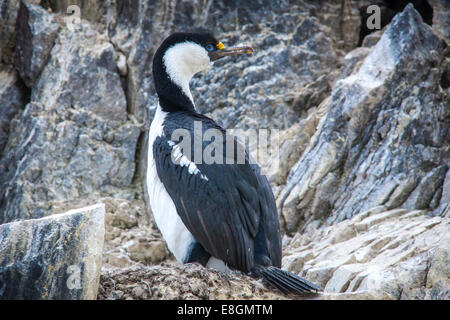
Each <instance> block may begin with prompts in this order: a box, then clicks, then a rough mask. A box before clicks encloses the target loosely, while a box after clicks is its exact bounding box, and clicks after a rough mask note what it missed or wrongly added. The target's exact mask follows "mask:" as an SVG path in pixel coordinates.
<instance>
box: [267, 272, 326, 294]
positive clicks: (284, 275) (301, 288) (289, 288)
mask: <svg viewBox="0 0 450 320" xmlns="http://www.w3.org/2000/svg"><path fill="white" fill-rule="evenodd" d="M258 273H259V275H260V276H262V278H263V279H264V280H265V281H266V282H267V283H269V284H270V285H271V286H273V287H275V288H277V289H278V290H280V291H281V292H283V293H284V294H300V295H304V294H311V293H312V294H314V293H318V292H319V291H323V290H322V289H321V288H320V287H319V286H317V285H315V284H314V283H312V282H309V281H308V280H305V279H303V278H300V277H299V276H297V275H295V274H293V273H290V272H288V271H284V270H281V269H280V268H276V267H273V266H271V267H262V266H258Z"/></svg>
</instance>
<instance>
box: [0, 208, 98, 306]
mask: <svg viewBox="0 0 450 320" xmlns="http://www.w3.org/2000/svg"><path fill="white" fill-rule="evenodd" d="M104 215H105V207H104V205H103V204H100V205H95V206H91V207H86V208H83V209H78V210H72V211H68V212H66V213H62V214H57V215H53V216H50V217H45V218H41V219H33V220H24V221H16V222H11V223H6V224H2V225H0V252H1V255H0V298H1V299H45V300H47V299H57V300H61V299H95V298H96V296H97V290H98V283H99V279H100V270H101V265H102V254H103V242H104V235H105V224H104Z"/></svg>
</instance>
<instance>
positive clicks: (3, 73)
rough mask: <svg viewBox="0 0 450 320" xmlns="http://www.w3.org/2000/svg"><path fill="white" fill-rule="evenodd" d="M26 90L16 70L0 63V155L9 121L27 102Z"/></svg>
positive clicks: (7, 133) (7, 132)
mask: <svg viewBox="0 0 450 320" xmlns="http://www.w3.org/2000/svg"><path fill="white" fill-rule="evenodd" d="M27 99H28V92H27V90H26V88H25V85H24V84H23V82H22V81H20V78H19V76H18V74H17V72H16V71H15V70H14V69H13V68H12V67H9V66H7V65H2V64H0V156H1V155H2V151H3V148H4V147H5V145H6V143H7V141H8V137H9V131H10V121H11V119H12V118H14V116H15V115H16V114H17V113H19V112H20V111H21V110H22V109H23V108H24V107H25V104H26V103H27Z"/></svg>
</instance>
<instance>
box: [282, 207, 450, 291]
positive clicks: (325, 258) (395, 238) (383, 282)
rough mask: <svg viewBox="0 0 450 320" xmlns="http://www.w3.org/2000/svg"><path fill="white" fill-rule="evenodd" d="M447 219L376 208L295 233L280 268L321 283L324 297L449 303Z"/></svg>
mask: <svg viewBox="0 0 450 320" xmlns="http://www.w3.org/2000/svg"><path fill="white" fill-rule="evenodd" d="M449 218H450V214H449V213H447V214H446V216H445V217H431V216H427V215H425V212H424V211H423V210H414V211H408V210H405V209H394V210H388V209H387V207H386V206H380V207H375V208H372V209H370V210H368V211H366V212H363V213H360V214H359V215H357V216H355V217H353V218H352V219H350V220H346V221H342V222H340V223H338V224H335V225H333V226H332V227H327V228H319V229H314V228H312V227H311V228H309V229H308V232H306V233H296V235H295V236H294V237H293V238H292V239H288V240H287V241H288V242H289V244H288V245H287V246H286V249H285V253H284V254H285V257H284V258H283V267H284V268H286V269H287V270H289V271H291V272H294V273H299V274H300V275H301V276H304V277H306V278H307V279H309V280H310V281H314V282H315V283H318V284H319V285H321V286H322V287H323V288H324V292H325V294H324V295H323V298H325V299H449V298H450V290H449V288H450V258H449V253H450V248H449V244H450V233H449V229H450V221H449Z"/></svg>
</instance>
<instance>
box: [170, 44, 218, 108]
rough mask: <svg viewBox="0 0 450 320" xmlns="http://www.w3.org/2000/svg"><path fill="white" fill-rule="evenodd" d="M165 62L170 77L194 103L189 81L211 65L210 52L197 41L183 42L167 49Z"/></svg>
mask: <svg viewBox="0 0 450 320" xmlns="http://www.w3.org/2000/svg"><path fill="white" fill-rule="evenodd" d="M163 62H164V66H165V67H166V71H167V74H168V75H169V77H170V79H171V80H172V81H173V82H174V83H175V84H176V85H178V86H179V87H180V88H181V90H183V92H184V94H185V95H186V96H187V97H188V98H189V99H190V100H191V101H192V104H194V100H193V99H192V94H191V90H190V89H189V81H191V79H192V77H193V76H194V75H195V74H196V73H197V72H200V71H203V70H207V69H208V68H210V67H211V60H210V59H209V56H208V52H207V51H206V50H205V49H204V48H203V47H202V46H200V45H199V44H197V43H194V42H190V41H187V42H182V43H178V44H176V45H174V46H172V47H170V48H169V49H167V51H166V53H165V54H164V57H163Z"/></svg>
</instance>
